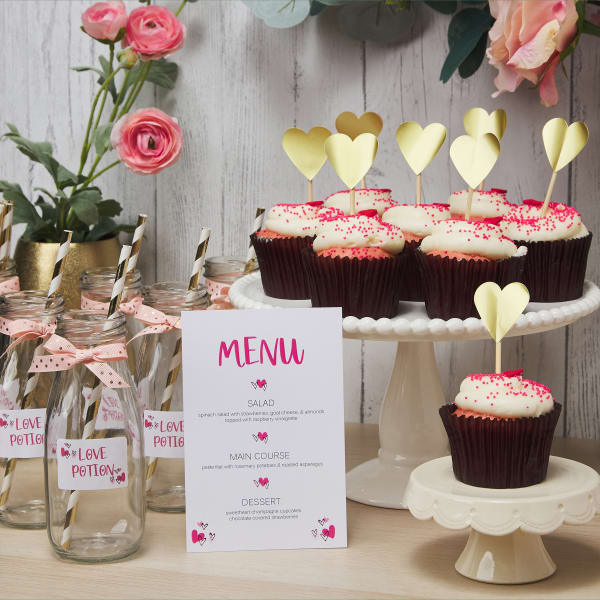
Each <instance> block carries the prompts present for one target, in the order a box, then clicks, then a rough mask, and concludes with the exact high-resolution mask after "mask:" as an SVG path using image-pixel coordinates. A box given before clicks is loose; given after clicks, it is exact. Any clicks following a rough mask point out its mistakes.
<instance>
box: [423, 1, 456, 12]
mask: <svg viewBox="0 0 600 600" xmlns="http://www.w3.org/2000/svg"><path fill="white" fill-rule="evenodd" d="M425 4H427V6H429V8H433V10H437V11H438V12H440V13H442V14H444V15H452V14H454V13H455V12H456V9H457V8H458V1H457V0H425Z"/></svg>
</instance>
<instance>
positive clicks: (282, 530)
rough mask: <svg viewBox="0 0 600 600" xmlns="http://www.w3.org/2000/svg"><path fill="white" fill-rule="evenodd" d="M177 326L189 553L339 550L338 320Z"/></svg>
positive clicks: (276, 318) (210, 315)
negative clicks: (180, 338)
mask: <svg viewBox="0 0 600 600" xmlns="http://www.w3.org/2000/svg"><path fill="white" fill-rule="evenodd" d="M182 314H183V326H182V333H183V368H182V374H183V396H184V427H185V486H186V523H187V527H186V535H187V549H188V551H189V552H211V551H219V550H267V549H286V548H287V549H289V548H340V547H345V546H346V485H345V460H344V401H343V378H342V369H343V364H342V317H341V310H340V309H339V308H298V309H273V310H227V311H190V312H185V311H184V312H183V313H182Z"/></svg>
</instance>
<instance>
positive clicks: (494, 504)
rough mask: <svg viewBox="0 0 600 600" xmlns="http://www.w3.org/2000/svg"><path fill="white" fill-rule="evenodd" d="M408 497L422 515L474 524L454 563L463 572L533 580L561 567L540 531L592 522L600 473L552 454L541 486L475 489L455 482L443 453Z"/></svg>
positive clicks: (493, 579)
mask: <svg viewBox="0 0 600 600" xmlns="http://www.w3.org/2000/svg"><path fill="white" fill-rule="evenodd" d="M405 501H406V504H407V505H408V509H409V510H410V512H411V513H412V514H413V515H414V516H415V517H417V519H431V518H433V519H434V520H435V521H436V523H439V524H440V525H441V526H442V527H446V528H447V529H465V528H467V527H470V528H471V531H470V533H469V539H468V540H467V545H466V546H465V548H464V550H463V551H462V554H461V555H460V557H459V558H458V560H457V561H456V565H455V567H456V570H457V571H458V572H459V573H460V574H461V575H464V576H465V577H469V578H470V579H476V580H478V581H483V582H486V583H529V582H532V581H539V580H540V579H545V578H546V577H549V576H550V575H552V574H553V573H554V572H555V571H556V565H555V564H554V562H553V561H552V559H551V558H550V555H549V554H548V552H547V551H546V548H545V547H544V543H543V542H542V538H541V536H542V535H544V534H547V533H551V532H552V531H554V530H555V529H558V528H559V527H560V526H561V525H562V524H563V523H568V524H571V525H581V524H583V523H587V522H588V521H590V520H591V519H592V518H593V517H594V515H595V514H596V512H598V510H599V509H600V476H599V475H598V473H596V471H594V469H592V468H590V467H588V466H586V465H582V464H581V463H578V462H575V461H573V460H568V459H566V458H558V457H556V456H551V457H550V465H549V467H548V476H547V478H546V480H545V481H543V482H542V483H540V484H538V485H532V486H530V487H525V488H517V489H508V490H494V489H489V488H477V487H473V486H471V485H465V484H464V483H460V482H459V481H457V480H456V478H455V477H454V473H453V472H452V459H451V458H450V457H449V456H445V457H443V458H437V459H435V460H431V461H429V462H427V463H425V464H423V465H421V466H420V467H417V468H416V469H415V470H414V471H413V472H412V474H411V476H410V480H409V482H408V487H407V489H406V496H405Z"/></svg>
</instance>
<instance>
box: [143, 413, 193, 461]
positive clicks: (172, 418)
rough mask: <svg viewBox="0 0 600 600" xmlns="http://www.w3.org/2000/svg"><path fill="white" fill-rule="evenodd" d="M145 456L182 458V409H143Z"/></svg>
mask: <svg viewBox="0 0 600 600" xmlns="http://www.w3.org/2000/svg"><path fill="white" fill-rule="evenodd" d="M144 446H145V448H146V456H158V457H159V458H183V454H184V449H183V411H182V410H171V411H160V410H145V411H144Z"/></svg>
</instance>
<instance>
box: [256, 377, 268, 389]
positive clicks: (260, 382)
mask: <svg viewBox="0 0 600 600" xmlns="http://www.w3.org/2000/svg"><path fill="white" fill-rule="evenodd" d="M256 385H257V386H258V387H259V388H264V387H266V385H267V380H266V379H257V380H256Z"/></svg>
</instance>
